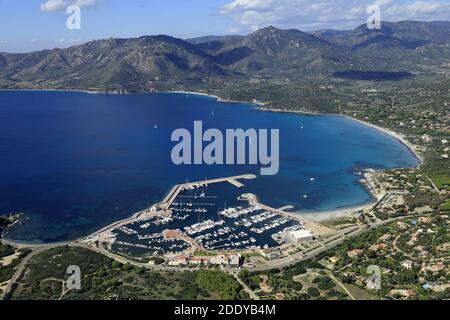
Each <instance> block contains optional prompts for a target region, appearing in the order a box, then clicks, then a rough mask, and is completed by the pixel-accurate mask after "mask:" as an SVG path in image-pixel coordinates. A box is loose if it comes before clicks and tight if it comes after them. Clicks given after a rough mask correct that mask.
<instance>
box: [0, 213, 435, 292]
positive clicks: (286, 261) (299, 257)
mask: <svg viewBox="0 0 450 320" xmlns="http://www.w3.org/2000/svg"><path fill="white" fill-rule="evenodd" d="M427 215H432V213H430V214H421V216H427ZM406 218H410V216H403V217H396V218H391V219H388V220H384V221H377V222H375V223H371V224H368V226H360V227H358V228H357V229H355V230H354V231H352V232H350V233H349V234H346V235H345V234H344V233H345V232H348V231H345V230H343V231H342V232H341V234H340V237H339V238H337V239H335V240H333V241H331V242H329V243H327V244H325V243H322V244H321V245H320V246H319V247H317V248H315V249H313V250H311V251H310V252H308V253H307V254H303V253H302V252H298V253H296V254H294V255H291V256H289V257H286V258H282V259H279V260H272V261H268V262H267V263H266V264H265V265H263V266H257V267H256V268H253V269H252V271H265V270H269V269H274V268H283V267H286V266H290V265H292V264H295V263H298V262H300V261H304V260H308V259H311V258H313V257H315V256H317V255H318V254H320V253H322V252H324V251H327V250H329V249H331V248H333V247H336V246H338V245H340V244H341V243H343V242H344V241H345V240H347V239H349V238H353V237H356V236H359V235H361V234H363V233H365V232H369V231H371V230H373V229H376V228H378V227H380V226H382V225H386V224H389V223H391V222H394V221H398V220H402V219H406ZM2 242H3V243H7V244H10V245H13V246H16V247H21V248H24V247H27V248H30V249H32V250H33V251H32V252H31V253H30V254H29V255H27V256H26V257H25V258H24V259H23V260H22V261H21V262H20V263H19V265H18V266H17V269H16V271H15V273H14V275H13V276H12V278H11V280H10V281H9V283H8V285H7V287H6V288H5V291H4V293H3V295H2V296H1V300H2V299H4V297H5V296H6V295H7V294H8V293H10V291H11V288H12V286H13V284H14V283H16V282H17V280H18V279H19V278H20V277H21V275H22V272H23V271H24V268H25V266H26V264H27V262H28V261H29V260H30V259H31V258H32V257H34V256H36V255H37V254H40V253H42V252H44V251H47V250H50V249H54V248H57V247H62V246H70V247H79V248H85V249H88V250H92V251H94V252H97V253H99V254H102V255H105V256H107V257H109V258H110V259H113V260H116V261H118V262H120V263H123V264H127V263H128V264H131V265H134V266H137V267H142V268H146V269H150V270H154V271H174V272H185V271H194V270H198V268H189V269H186V268H173V267H167V266H164V265H150V264H148V263H141V262H137V261H133V260H130V259H127V258H125V257H122V256H119V255H117V254H114V253H112V252H110V251H108V250H106V249H103V248H98V247H94V246H89V245H86V244H82V243H77V242H60V243H53V244H36V245H25V244H21V243H15V242H13V241H8V240H4V239H2ZM241 284H242V283H241ZM244 288H247V287H246V286H245V285H244ZM247 289H248V288H247ZM248 290H250V289H248ZM250 291H251V290H250ZM249 294H250V292H249Z"/></svg>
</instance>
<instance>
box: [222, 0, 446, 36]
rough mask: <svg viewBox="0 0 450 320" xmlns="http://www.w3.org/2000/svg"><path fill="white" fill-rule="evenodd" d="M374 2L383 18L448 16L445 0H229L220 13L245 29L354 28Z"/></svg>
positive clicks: (441, 17)
mask: <svg viewBox="0 0 450 320" xmlns="http://www.w3.org/2000/svg"><path fill="white" fill-rule="evenodd" d="M374 4H377V5H379V6H380V8H381V17H382V20H387V21H399V20H408V19H411V20H424V21H430V20H450V3H449V1H448V0H430V1H426V0H404V1H400V0H315V1H311V0H229V3H227V4H226V5H224V6H223V7H222V8H221V9H220V13H221V14H223V15H226V16H230V17H232V18H233V19H234V20H235V22H236V23H237V24H238V25H240V26H241V27H243V28H245V29H247V30H255V29H257V28H261V27H265V26H268V25H270V24H273V25H276V26H279V27H282V28H300V29H319V28H339V29H343V28H354V27H355V26H357V25H360V24H363V23H365V22H366V21H367V18H368V17H369V15H368V14H367V12H366V9H367V7H369V6H371V5H374Z"/></svg>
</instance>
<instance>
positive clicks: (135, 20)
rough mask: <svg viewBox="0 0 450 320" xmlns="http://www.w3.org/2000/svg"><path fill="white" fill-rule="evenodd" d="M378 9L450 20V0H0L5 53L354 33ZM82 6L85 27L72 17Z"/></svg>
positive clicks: (403, 16)
mask: <svg viewBox="0 0 450 320" xmlns="http://www.w3.org/2000/svg"><path fill="white" fill-rule="evenodd" d="M374 4H376V5H378V6H379V8H380V12H381V18H382V20H387V21H401V20H421V21H436V20H446V21H450V0H26V1H20V0H19V1H18V0H0V52H29V51H34V50H41V49H51V48H56V47H59V48H62V47H68V46H72V45H76V44H79V43H83V42H86V41H90V40H95V39H104V38H110V37H122V38H128V37H138V36H142V35H155V34H167V35H172V36H175V37H180V38H190V37H196V36H204V35H224V34H248V33H251V32H253V31H255V30H257V29H259V28H262V27H266V26H268V25H274V26H276V27H279V28H283V29H289V28H296V29H299V30H303V31H309V30H317V29H325V28H333V29H341V30H346V29H352V28H355V27H357V26H359V25H361V24H364V23H366V21H367V18H368V17H369V16H370V15H371V13H368V12H367V8H368V7H369V6H371V5H374ZM71 5H77V6H78V7H79V8H80V13H81V16H80V22H81V24H80V27H81V28H80V29H73V30H70V29H68V28H67V26H66V21H67V20H68V18H69V17H70V14H68V13H67V12H66V10H67V8H68V7H69V6H71Z"/></svg>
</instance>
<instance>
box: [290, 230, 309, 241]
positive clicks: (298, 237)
mask: <svg viewBox="0 0 450 320" xmlns="http://www.w3.org/2000/svg"><path fill="white" fill-rule="evenodd" d="M287 236H288V238H289V240H290V241H292V242H295V243H299V242H302V241H309V240H313V239H314V234H313V233H312V231H311V230H307V229H304V230H296V231H289V232H288V234H287Z"/></svg>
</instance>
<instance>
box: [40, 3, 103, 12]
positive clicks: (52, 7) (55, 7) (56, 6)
mask: <svg viewBox="0 0 450 320" xmlns="http://www.w3.org/2000/svg"><path fill="white" fill-rule="evenodd" d="M96 3H97V0H47V1H46V2H44V3H42V4H41V6H40V9H41V11H48V12H53V11H64V10H66V9H67V7H68V6H70V5H73V4H75V5H77V6H79V7H81V8H83V7H91V6H93V5H95V4H96Z"/></svg>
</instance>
